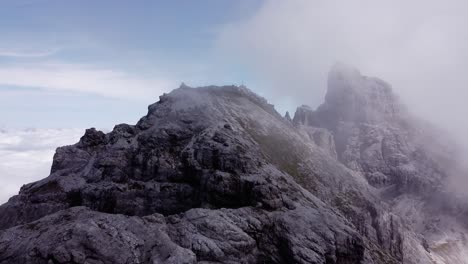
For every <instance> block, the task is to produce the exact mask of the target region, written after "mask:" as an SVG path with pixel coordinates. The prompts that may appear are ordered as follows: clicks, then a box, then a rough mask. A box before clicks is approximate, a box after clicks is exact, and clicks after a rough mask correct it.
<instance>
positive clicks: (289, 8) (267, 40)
mask: <svg viewBox="0 0 468 264" xmlns="http://www.w3.org/2000/svg"><path fill="white" fill-rule="evenodd" d="M467 8H468V4H467V2H466V1H457V0H451V1H435V0H430V1H423V0H418V1H403V0H391V1H390V0H388V1H372V0H356V1H339V0H327V1H321V0H317V1H309V0H294V1H266V2H265V3H264V4H263V6H262V7H261V8H260V9H259V11H258V12H257V13H256V14H255V15H253V16H252V17H250V18H249V19H247V20H244V21H239V22H236V23H233V24H230V25H228V26H226V27H225V28H224V30H222V31H221V33H220V34H219V38H218V45H217V47H218V49H219V50H220V52H221V55H223V56H224V57H228V58H229V59H230V61H237V62H239V63H240V64H242V65H244V66H245V67H248V68H250V69H251V70H252V71H253V74H254V75H255V77H257V78H258V79H260V80H261V81H263V82H264V83H265V86H266V87H269V90H268V93H269V94H267V95H268V96H269V97H270V99H271V100H272V101H273V102H274V103H275V104H278V103H279V104H281V103H282V102H283V101H284V98H288V97H292V98H293V99H294V101H295V104H296V105H298V104H302V103H307V104H310V105H312V106H317V104H319V103H320V102H322V100H323V97H324V94H325V87H326V74H327V71H328V69H329V67H330V66H331V65H332V64H333V63H334V62H335V61H343V62H345V63H347V64H351V65H356V66H357V67H358V68H359V69H360V70H361V71H362V72H363V73H364V74H366V75H373V76H377V77H381V78H383V79H384V80H386V81H388V82H389V83H391V84H392V85H393V87H394V89H395V90H396V91H397V93H399V94H400V95H401V96H402V98H403V99H404V100H405V101H407V102H408V104H409V105H410V107H411V108H412V109H413V110H414V111H416V112H417V113H419V114H421V115H424V116H425V117H426V118H428V119H430V120H432V121H434V122H437V123H438V124H439V125H441V126H444V127H445V128H446V129H447V130H451V131H456V132H457V133H458V134H460V135H461V136H464V135H465V134H467V133H468V124H466V120H465V115H466V113H468V109H467V106H466V102H465V101H466V98H467V97H468V92H467V90H466V85H467V84H468V72H467V69H468V27H466V25H467V24H468V16H466V9H467Z"/></svg>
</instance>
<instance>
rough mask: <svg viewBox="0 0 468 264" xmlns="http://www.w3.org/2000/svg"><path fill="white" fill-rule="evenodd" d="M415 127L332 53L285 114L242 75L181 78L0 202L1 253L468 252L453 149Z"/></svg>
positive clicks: (88, 257)
mask: <svg viewBox="0 0 468 264" xmlns="http://www.w3.org/2000/svg"><path fill="white" fill-rule="evenodd" d="M422 127H424V126H423V124H422V123H421V122H419V121H417V120H415V119H414V118H412V117H411V116H410V114H408V113H407V111H406V110H405V109H404V107H403V106H402V105H401V104H400V103H399V101H398V98H396V96H395V95H394V94H393V93H392V91H391V88H390V87H389V86H388V85H387V84H385V83H384V82H383V81H380V80H378V79H374V78H368V77H364V76H361V75H360V73H359V72H358V71H356V70H353V69H350V68H347V67H344V66H339V65H337V66H335V67H334V68H333V69H332V71H331V72H330V75H329V87H328V93H327V95H326V99H325V103H324V104H323V105H322V106H320V107H319V108H318V109H317V110H315V111H314V110H312V109H310V108H309V107H306V106H303V107H300V108H298V110H297V111H296V114H295V116H294V117H293V118H292V119H291V118H290V117H289V115H287V117H281V116H280V115H279V114H278V113H277V112H276V111H275V110H274V108H273V106H272V105H270V104H268V103H267V102H266V100H265V99H263V98H260V97H258V96H257V95H255V94H254V93H252V92H251V91H249V90H248V89H246V88H245V87H236V86H225V87H201V88H190V87H187V86H185V85H184V86H182V87H180V88H179V89H176V90H174V91H172V92H171V93H169V94H165V95H163V96H161V97H160V100H159V101H158V102H157V103H155V104H153V105H150V106H149V109H148V114H147V115H146V116H145V117H143V118H142V119H141V120H140V121H139V122H138V123H137V124H136V125H126V124H121V125H117V126H116V127H115V128H114V130H113V131H112V132H110V133H108V134H104V133H102V132H100V131H97V130H95V129H88V130H87V131H86V133H85V135H84V136H83V137H82V138H81V140H80V141H79V142H78V143H76V144H75V145H72V146H65V147H61V148H59V149H57V152H56V154H55V156H54V162H53V165H52V169H51V174H50V176H49V177H47V178H45V179H43V180H41V181H38V182H35V183H30V184H28V185H25V186H24V187H23V188H22V189H21V191H20V193H19V195H17V196H15V197H12V198H11V199H10V200H9V201H8V203H6V204H4V205H2V206H1V207H0V263H2V264H3V263H47V264H49V263H327V264H328V263H341V264H346V263H375V264H377V263H382V264H383V263H465V262H463V254H466V252H467V251H466V246H465V244H464V243H465V240H464V234H465V228H466V227H465V225H464V222H463V221H464V219H466V218H464V214H460V211H458V214H456V213H454V212H456V211H457V208H458V209H460V208H462V209H463V208H465V207H464V205H463V204H462V203H461V202H460V201H458V200H457V199H456V198H452V197H451V196H450V195H449V194H447V192H445V191H444V190H445V188H444V180H445V179H446V178H447V177H449V174H448V172H449V169H448V168H452V167H449V165H450V164H451V163H450V162H451V160H452V159H451V158H450V155H451V152H450V151H446V152H442V151H440V148H439V147H437V148H435V147H429V146H427V145H426V144H425V143H427V141H424V140H422V139H423V137H422V136H421V135H426V136H427V135H429V136H430V135H432V134H431V132H426V131H421V128H422ZM424 128H425V127H424ZM434 142H436V141H434ZM442 143H443V142H442ZM442 143H440V144H441V145H442ZM435 150H437V151H435ZM447 205H450V206H447ZM461 212H463V210H462V211H461ZM443 234H450V237H449V238H450V239H449V240H447V239H446V240H443V237H442V235H443ZM454 259H455V260H456V261H458V262H456V261H455V262H454V261H453V260H454Z"/></svg>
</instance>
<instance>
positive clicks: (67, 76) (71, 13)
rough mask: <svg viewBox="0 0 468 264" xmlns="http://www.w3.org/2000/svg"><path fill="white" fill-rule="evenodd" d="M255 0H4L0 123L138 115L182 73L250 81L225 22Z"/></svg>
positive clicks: (64, 123) (74, 122) (200, 81)
mask: <svg viewBox="0 0 468 264" xmlns="http://www.w3.org/2000/svg"><path fill="white" fill-rule="evenodd" d="M260 5H261V2H260V1H256V0H249V1H247V0H242V1H228V0H221V1H220V0H207V1H143V0H141V1H120V0H112V1H110V0H109V1H88V0H83V1H60V0H15V1H3V0H0V22H1V23H0V117H1V118H0V126H5V127H56V128H63V127H90V126H96V127H103V128H112V126H113V124H116V123H121V122H128V123H135V122H136V121H137V120H138V118H139V117H140V116H142V115H144V114H145V113H146V107H147V105H148V104H150V103H153V102H154V101H157V100H158V96H159V95H160V94H162V93H163V92H168V91H170V90H172V89H174V88H177V86H178V85H179V84H180V82H182V81H184V82H186V83H188V84H189V85H193V86H198V85H205V84H212V83H213V84H231V83H240V82H246V81H248V80H249V78H250V77H249V74H248V73H247V71H246V70H244V69H243V67H242V66H241V65H239V64H236V63H234V62H233V63H229V62H228V61H226V60H225V58H224V56H223V55H222V53H220V52H217V48H216V41H217V38H218V35H219V32H220V31H222V30H223V28H224V27H225V26H226V25H229V24H230V23H235V22H237V21H241V20H243V19H245V18H248V17H249V16H252V15H253V14H254V13H255V12H256V11H257V10H258V8H259V7H260Z"/></svg>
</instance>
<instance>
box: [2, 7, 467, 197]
mask: <svg viewBox="0 0 468 264" xmlns="http://www.w3.org/2000/svg"><path fill="white" fill-rule="evenodd" d="M467 8H468V4H466V2H464V1H419V0H418V1H402V0H397V1H370V0H355V1H329V0H328V1H308V0H303V1H300V0H297V1H197V2H195V1H194V2H186V1H170V3H169V1H168V2H165V3H162V1H161V2H159V1H138V2H128V1H99V2H96V1H80V2H73V3H72V2H67V3H65V2H63V1H54V0H37V1H0V16H1V17H2V18H0V20H1V21H2V23H1V24H0V36H1V37H0V40H1V41H0V116H1V118H0V125H2V126H3V127H5V129H6V130H7V131H8V132H5V133H3V134H0V136H1V137H2V138H1V139H0V142H2V144H0V153H2V157H3V158H2V161H0V179H1V181H2V186H4V187H2V190H1V192H2V195H1V196H0V202H1V201H4V198H5V197H6V196H9V195H11V194H13V193H15V192H17V190H18V188H19V186H20V185H21V184H22V183H25V182H28V181H31V180H34V179H40V178H43V177H45V176H47V173H48V170H46V169H44V168H48V167H49V166H50V161H51V156H52V153H53V151H54V149H55V147H57V146H59V145H62V144H71V143H74V142H75V141H76V140H77V138H78V136H77V133H76V130H74V129H76V128H83V127H91V126H94V127H98V128H101V129H110V128H112V126H113V124H116V123H121V122H128V123H135V122H136V121H137V120H138V118H139V117H140V116H142V115H144V114H145V112H146V106H147V105H148V104H150V103H152V102H154V101H157V98H158V96H159V95H160V94H162V93H163V92H168V91H170V90H172V89H173V88H176V87H177V86H178V84H179V83H180V82H182V81H184V82H185V83H187V84H189V85H193V86H197V85H207V84H211V83H213V84H242V83H244V84H246V85H247V86H248V87H249V88H251V89H252V90H254V91H255V92H258V93H260V94H261V95H262V96H265V97H266V98H267V99H268V100H269V101H270V102H272V103H274V104H275V105H276V108H277V109H278V110H279V111H281V112H282V113H284V111H286V110H289V111H294V109H295V107H296V106H297V105H300V104H308V105H311V106H312V107H316V106H317V105H318V104H320V103H321V102H322V101H323V97H324V94H325V90H326V74H327V71H328V70H329V68H330V66H331V65H332V64H333V63H334V62H336V61H342V62H344V63H347V64H350V65H354V66H355V67H357V68H358V69H359V70H360V71H361V72H362V73H363V74H365V75H371V76H377V77H379V78H382V79H384V80H385V81H387V82H388V83H390V84H391V85H392V86H393V88H394V90H395V91H396V92H397V93H398V94H399V95H400V96H401V98H402V99H403V100H404V101H405V102H406V103H407V104H408V105H409V108H410V109H412V110H413V111H415V112H416V113H417V114H419V115H421V116H423V117H424V118H426V119H428V120H430V121H432V122H434V123H436V124H438V125H439V126H441V127H442V128H444V129H445V130H447V131H449V132H451V133H453V134H454V135H455V136H456V137H457V138H458V139H459V140H460V142H461V143H462V144H465V145H466V142H467V141H466V140H465V139H464V135H465V134H467V133H468V125H467V122H466V117H465V114H466V113H468V111H467V106H466V103H465V101H466V98H467V95H468V93H467V89H466V88H465V86H466V84H467V83H468V74H467V73H466V70H467V69H468V28H467V27H466V25H467V24H468V23H467V22H468V21H467V20H468V16H466V14H467V12H468V10H467ZM19 17H21V19H19ZM25 127H34V128H39V129H49V128H62V130H39V131H40V132H37V130H36V131H35V132H32V135H31V136H28V135H27V133H28V132H24V134H22V135H20V138H23V139H25V138H27V140H24V141H22V142H23V143H21V149H18V148H12V147H11V145H12V144H13V145H14V144H19V143H15V142H18V139H17V138H16V139H15V140H16V141H12V137H11V135H12V132H10V131H17V130H15V129H18V128H25ZM63 129H65V130H63ZM51 131H52V132H51ZM53 131H58V132H53ZM79 131H82V130H79ZM14 133H16V132H14ZM38 133H40V134H43V135H49V136H50V135H53V136H57V134H54V133H59V134H60V135H61V136H60V137H61V139H63V140H57V141H52V142H49V143H48V144H42V145H41V146H42V147H41V150H42V152H41V154H40V155H36V154H37V153H36V152H34V151H36V149H37V144H38V143H37V142H34V141H35V140H36V141H42V140H44V137H46V136H37V135H38ZM12 142H13V143H12ZM28 146H29V148H30V149H28ZM7 147H8V148H9V149H6V148H7ZM9 164H10V165H9ZM11 164H31V166H29V167H28V166H23V165H20V166H16V165H14V166H15V167H14V168H15V169H13V170H12V169H11V168H12V166H13V165H11ZM38 167H40V168H42V169H38V170H37V173H31V171H32V170H34V168H38ZM28 175H29V176H28ZM2 199H3V200H2Z"/></svg>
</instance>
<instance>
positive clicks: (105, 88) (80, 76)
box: [0, 62, 177, 100]
mask: <svg viewBox="0 0 468 264" xmlns="http://www.w3.org/2000/svg"><path fill="white" fill-rule="evenodd" d="M176 84H177V82H174V81H170V80H169V79H165V78H153V77H141V76H137V75H132V74H129V73H126V72H124V71H119V70H114V69H108V68H99V67H95V66H91V65H82V64H70V63H45V62H42V63H35V64H27V65H3V66H0V85H11V86H25V87H40V88H44V89H48V90H68V91H78V92H86V93H91V94H97V95H101V96H106V97H113V98H123V99H131V100H145V99H147V98H148V97H150V98H151V97H154V98H157V96H159V95H161V94H162V93H163V92H166V91H167V89H170V88H174V87H176Z"/></svg>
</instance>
